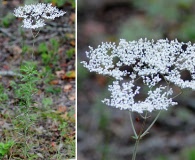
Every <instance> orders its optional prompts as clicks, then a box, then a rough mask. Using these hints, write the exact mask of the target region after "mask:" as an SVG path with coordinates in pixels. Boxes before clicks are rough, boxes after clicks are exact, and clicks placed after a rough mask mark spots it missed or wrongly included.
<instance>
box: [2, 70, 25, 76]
mask: <svg viewBox="0 0 195 160" xmlns="http://www.w3.org/2000/svg"><path fill="white" fill-rule="evenodd" d="M0 75H1V76H10V77H12V76H17V77H21V76H22V75H21V74H19V73H15V72H13V71H0Z"/></svg>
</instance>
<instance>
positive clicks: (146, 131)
mask: <svg viewBox="0 0 195 160" xmlns="http://www.w3.org/2000/svg"><path fill="white" fill-rule="evenodd" d="M160 113H161V110H160V111H159V113H158V114H157V116H156V118H155V119H154V120H153V122H152V123H151V124H150V126H149V127H148V128H147V129H146V130H145V132H144V133H143V134H142V135H141V136H140V138H142V137H143V136H145V135H146V134H147V133H148V131H149V130H150V128H151V127H152V126H153V125H154V123H155V122H156V120H157V119H158V117H159V116H160Z"/></svg>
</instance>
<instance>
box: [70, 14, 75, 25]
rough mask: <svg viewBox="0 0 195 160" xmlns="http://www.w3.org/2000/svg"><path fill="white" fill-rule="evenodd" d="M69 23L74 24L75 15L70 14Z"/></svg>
mask: <svg viewBox="0 0 195 160" xmlns="http://www.w3.org/2000/svg"><path fill="white" fill-rule="evenodd" d="M70 22H72V23H74V22H75V13H72V14H71V15H70Z"/></svg>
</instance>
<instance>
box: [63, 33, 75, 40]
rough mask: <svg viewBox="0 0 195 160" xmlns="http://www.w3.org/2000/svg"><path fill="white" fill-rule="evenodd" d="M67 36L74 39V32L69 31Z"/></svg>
mask: <svg viewBox="0 0 195 160" xmlns="http://www.w3.org/2000/svg"><path fill="white" fill-rule="evenodd" d="M65 36H66V37H67V38H70V39H74V34H72V33H67V34H66V35H65Z"/></svg>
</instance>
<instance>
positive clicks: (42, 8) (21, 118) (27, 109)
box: [12, 3, 66, 159]
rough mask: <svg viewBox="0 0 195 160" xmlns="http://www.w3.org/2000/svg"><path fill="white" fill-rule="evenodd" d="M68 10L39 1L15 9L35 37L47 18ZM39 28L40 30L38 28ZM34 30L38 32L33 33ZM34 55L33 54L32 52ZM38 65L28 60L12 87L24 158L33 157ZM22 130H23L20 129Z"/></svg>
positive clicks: (16, 14)
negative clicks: (31, 131) (29, 134)
mask: <svg viewBox="0 0 195 160" xmlns="http://www.w3.org/2000/svg"><path fill="white" fill-rule="evenodd" d="M65 13H66V12H64V11H61V10H59V9H57V8H56V7H55V6H52V4H45V3H38V4H31V5H24V6H20V7H18V8H17V9H15V10H14V15H15V16H16V17H19V18H23V25H22V27H23V28H26V29H30V30H31V32H32V36H33V47H34V39H35V38H36V36H37V35H38V33H39V31H40V28H42V27H43V26H45V25H46V24H45V20H46V19H51V20H53V19H55V18H56V17H60V16H63V15H64V14H65ZM36 29H38V31H37V30H36ZM33 31H35V32H37V33H36V34H33ZM32 55H33V54H32ZM35 66H36V65H34V63H32V62H26V63H25V64H24V65H22V67H21V74H20V76H19V78H20V79H19V82H18V83H14V82H13V83H12V87H13V89H14V92H15V96H16V97H17V98H18V99H19V100H20V103H19V109H18V111H19V113H18V114H19V115H18V116H17V117H16V119H15V120H16V122H15V124H16V126H18V124H22V127H23V129H22V133H23V135H24V139H25V141H26V142H25V143H24V159H31V158H32V157H30V156H31V154H30V152H29V151H30V148H29V145H28V143H27V141H28V140H29V139H30V138H29V137H28V131H29V129H30V127H31V126H32V125H33V123H34V121H35V120H36V117H37V115H35V114H33V113H31V112H32V108H33V106H34V101H35V99H34V98H33V96H34V94H35V93H37V91H38V90H37V89H36V87H37V84H38V82H39V81H40V78H39V74H38V73H39V72H38V71H37V70H36V67H35ZM20 132H21V131H20Z"/></svg>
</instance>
